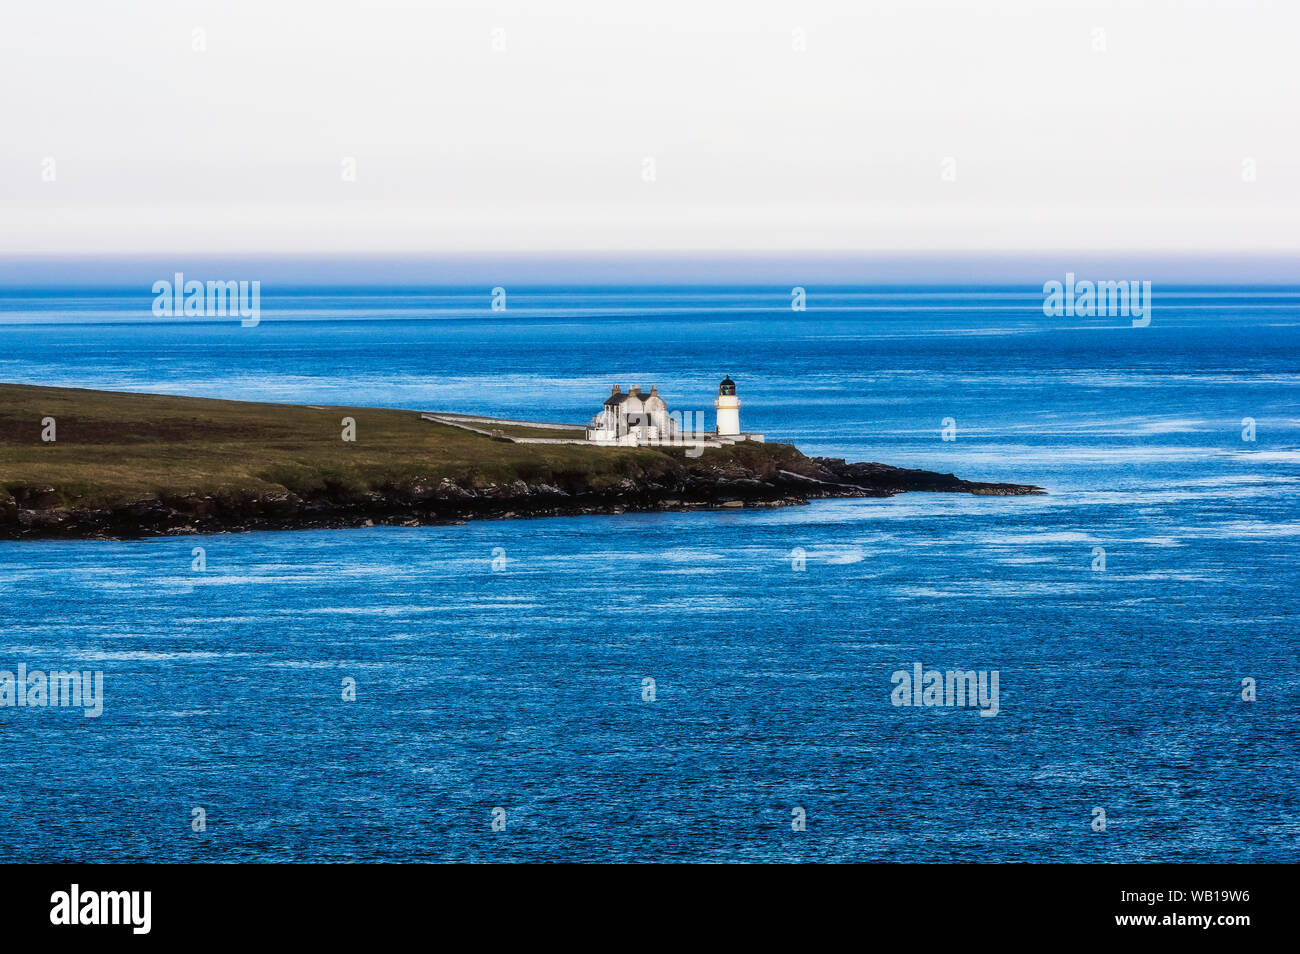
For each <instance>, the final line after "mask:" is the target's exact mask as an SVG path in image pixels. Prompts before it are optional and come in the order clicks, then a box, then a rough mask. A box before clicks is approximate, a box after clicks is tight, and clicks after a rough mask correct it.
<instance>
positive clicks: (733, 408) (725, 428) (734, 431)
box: [713, 375, 740, 437]
mask: <svg viewBox="0 0 1300 954" xmlns="http://www.w3.org/2000/svg"><path fill="white" fill-rule="evenodd" d="M713 406H714V408H715V409H716V410H717V412H718V434H720V435H726V436H732V437H734V436H736V435H738V434H739V433H740V399H739V398H738V397H736V382H735V381H733V380H731V375H727V376H726V377H725V378H723V379H722V383H721V384H719V385H718V399H717V400H716V401H714V402H713Z"/></svg>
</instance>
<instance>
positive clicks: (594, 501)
mask: <svg viewBox="0 0 1300 954" xmlns="http://www.w3.org/2000/svg"><path fill="white" fill-rule="evenodd" d="M790 466H793V467H796V468H797V470H791V469H778V468H775V467H773V468H764V469H763V470H761V471H760V470H755V469H751V468H746V467H744V466H740V465H737V464H735V463H734V462H731V463H728V464H726V465H723V466H710V465H709V464H708V463H706V462H705V461H695V462H691V463H689V464H683V465H682V466H680V467H678V468H677V469H676V470H674V471H672V472H669V473H667V474H656V475H653V476H644V475H641V476H636V477H627V478H624V479H623V480H621V481H618V482H615V483H613V484H611V485H608V486H599V487H598V486H589V485H584V484H583V483H582V482H576V483H575V482H573V481H570V482H569V484H568V486H560V485H558V484H557V483H547V482H526V481H523V480H515V481H512V482H509V483H501V484H491V483H489V484H485V485H482V486H478V485H474V484H473V483H471V482H468V481H467V482H465V483H458V482H456V481H453V480H450V479H445V478H444V479H441V480H437V481H433V480H427V481H422V480H413V481H407V482H404V483H403V484H401V485H395V486H391V487H386V488H382V489H378V490H372V491H366V492H356V491H347V490H342V489H337V490H334V491H330V490H328V489H322V490H320V491H317V492H313V493H310V494H304V495H299V494H297V493H294V492H292V491H290V490H287V489H284V490H275V491H264V492H259V493H244V494H241V493H237V492H228V491H222V492H216V493H207V494H199V493H186V494H165V493H164V494H159V495H158V496H153V497H148V498H145V499H141V500H137V501H133V502H129V503H123V504H120V505H116V506H112V507H107V508H85V507H67V506H64V505H62V503H61V498H60V495H59V494H58V492H57V490H56V489H55V488H54V487H41V486H28V487H23V488H12V489H11V499H8V500H4V501H0V539H8V540H16V539H40V538H47V539H49V538H53V539H125V538H139V537H152V536H179V535H185V534H209V533H237V532H243V531H251V530H310V529H341V528H347V527H366V526H376V525H389V526H422V525H429V524H448V523H463V522H465V521H467V520H478V519H510V518H524V517H552V516H574V515H581V514H617V513H632V512H655V511H682V510H701V509H722V508H735V509H745V508H757V507H781V506H797V505H801V504H806V503H808V502H809V501H810V500H816V499H825V498H831V497H891V496H893V495H895V494H900V493H906V492H909V491H919V492H930V493H969V494H977V495H986V496H1021V495H1026V494H1041V493H1044V492H1045V491H1043V490H1042V489H1041V488H1039V487H1034V486H1031V485H1028V484H995V483H978V482H974V481H968V480H961V479H959V478H957V477H955V476H954V475H952V474H940V473H936V472H933V471H926V470H907V469H903V468H899V467H891V466H889V465H887V464H875V463H846V462H845V461H844V460H842V459H838V458H824V457H803V456H802V455H797V458H796V459H795V461H794V462H793V463H792V464H791V465H790Z"/></svg>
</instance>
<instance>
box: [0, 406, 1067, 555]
mask: <svg viewBox="0 0 1300 954" xmlns="http://www.w3.org/2000/svg"><path fill="white" fill-rule="evenodd" d="M566 430H568V428H567V427H566V426H565V425H553V424H552V425H548V424H534V423H530V422H506V421H501V420H496V419H488V418H474V417H471V416H468V415H459V414H434V413H427V412H426V413H421V412H419V411H405V410H391V409H383V408H371V407H323V406H308V405H289V404H261V403H250V402H241V401H224V400H213V399H208V398H193V397H174V396H168V395H159V394H134V393H124V392H116V391H89V390H80V389H71V388H48V387H37V386H33V385H22V384H0V539H29V538H41V537H61V538H90V539H94V538H105V539H108V538H122V537H139V536H158V535H176V534H191V533H223V532H234V531H243V530H272V529H284V530H288V529H310V528H334V527H358V526H371V525H376V524H389V525H402V526H418V525H422V524H433V523H454V522H460V521H464V520H469V519H477V518H504V517H540V516H559V515H571V514H590V513H623V512H628V511H662V510H690V509H708V508H721V507H727V508H747V507H773V506H782V505H789V504H803V503H807V502H808V501H809V500H812V499H816V498H825V497H888V496H892V495H894V494H898V493H903V492H905V491H930V492H947V493H970V494H986V495H1020V494H1037V493H1042V492H1043V491H1042V490H1041V489H1040V488H1038V487H1033V486H1029V485H1025V484H989V483H975V482H972V481H967V480H960V479H958V478H957V477H955V476H953V475H952V474H939V473H934V472H931V471H925V470H905V469H902V468H898V467H890V466H888V465H886V464H873V463H846V462H845V461H844V460H842V459H834V458H819V457H807V456H805V455H804V454H802V453H800V452H799V451H798V450H797V449H796V448H795V447H793V446H791V445H789V444H780V443H775V442H763V441H762V440H761V439H755V440H744V439H741V440H736V441H735V442H730V443H729V442H726V441H715V442H712V443H710V445H709V446H707V447H703V448H701V447H698V446H696V447H693V446H692V445H691V444H690V443H685V444H683V443H665V444H663V445H661V446H642V445H636V446H624V445H620V444H617V443H615V442H607V443H606V444H604V445H602V444H597V443H594V442H592V441H589V440H587V439H586V437H587V435H586V433H585V431H584V428H583V427H582V426H580V425H575V426H573V427H572V429H571V433H570V434H566V433H565V432H566ZM742 436H743V435H742ZM570 438H571V439H570Z"/></svg>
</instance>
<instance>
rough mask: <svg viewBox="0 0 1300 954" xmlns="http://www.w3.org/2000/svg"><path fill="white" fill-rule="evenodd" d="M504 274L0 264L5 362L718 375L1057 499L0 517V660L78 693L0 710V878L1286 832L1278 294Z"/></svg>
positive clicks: (1293, 617) (1295, 772) (424, 385)
mask: <svg viewBox="0 0 1300 954" xmlns="http://www.w3.org/2000/svg"><path fill="white" fill-rule="evenodd" d="M489 292H490V289H488V288H478V287H475V288H468V287H464V288H462V287H451V286H448V287H437V288H433V287H427V288H426V287H414V286H412V287H387V286H384V287H380V286H364V285H357V286H346V285H345V286H337V287H323V286H317V287H294V286H283V287H277V288H273V289H272V288H264V289H263V290H262V295H261V316H260V321H259V322H258V323H257V324H256V325H255V326H251V327H244V326H243V325H242V324H241V323H240V322H239V321H238V320H237V319H234V320H232V319H223V318H213V319H205V318H159V317H155V316H154V315H153V314H152V311H151V305H152V302H153V295H152V293H151V292H149V290H148V289H147V288H143V289H142V288H107V287H105V288H94V287H72V286H68V287H52V286H45V287H40V288H22V287H9V288H5V289H3V290H0V381H5V382H23V383H30V384H41V385H52V386H60V387H80V388H101V389H109V390H121V391H146V392H158V393H165V394H183V395H196V396H203V397H214V398H226V399H234V400H247V401H269V402H284V403H296V404H342V405H353V406H382V407H393V408H409V409H417V410H423V411H462V412H468V413H473V414H490V415H496V416H503V417H512V418H521V419H527V420H541V421H548V422H561V423H563V422H573V423H585V422H586V421H587V420H588V419H589V418H590V417H591V416H592V415H593V414H595V413H596V411H597V410H598V409H599V407H600V404H601V401H602V400H603V398H604V397H605V396H606V395H607V394H608V393H609V391H610V388H611V386H612V385H619V386H621V387H623V388H624V389H626V388H628V387H630V386H636V385H642V386H645V387H649V386H651V385H656V386H657V387H658V388H659V391H660V393H661V394H662V395H663V396H664V397H665V399H666V400H667V402H668V404H669V407H670V409H674V410H684V411H703V412H705V413H706V414H707V415H708V418H709V420H712V415H713V400H714V398H715V397H716V395H717V387H718V382H719V381H721V379H722V378H723V377H724V376H725V375H730V376H731V377H732V378H733V379H734V380H735V381H736V386H737V394H738V396H739V397H740V400H741V412H740V413H741V423H742V426H743V428H744V429H745V430H752V431H758V432H762V433H763V434H765V435H766V437H767V439H768V440H769V441H784V442H789V443H793V444H795V445H797V446H798V447H799V448H800V449H801V450H803V451H804V452H805V453H808V454H813V455H823V456H832V457H843V458H846V459H848V460H861V461H881V462H884V463H889V464H895V465H900V466H906V467H918V468H925V469H929V470H936V471H941V472H945V473H947V472H951V473H955V474H957V475H958V476H960V477H964V478H968V479H972V480H981V481H1010V482H1016V483H1030V484H1037V485H1039V486H1041V487H1043V488H1044V489H1045V490H1046V491H1047V493H1046V494H1045V495H1042V496H1032V497H976V496H967V495H948V494H905V495H901V496H897V497H893V498H890V499H858V500H830V501H821V502H815V503H812V504H810V505H808V506H796V507H787V508H781V509H775V510H753V511H725V512H724V511H716V512H696V513H657V514H623V515H608V516H587V517H563V518H548V519H509V520H492V521H481V522H470V523H467V524H464V525H459V526H436V527H419V528H406V527H400V528H398V527H374V528H366V529H351V530H328V531H315V530H313V531H298V532H277V533H244V534H228V535H217V536H208V537H192V536H186V537H169V538H158V539H143V540H129V541H120V542H115V541H15V542H0V670H6V671H11V672H16V671H17V667H18V666H19V665H20V664H23V665H25V666H26V667H27V669H28V671H32V670H44V671H52V670H74V669H75V670H85V671H99V672H102V673H103V700H102V714H101V715H99V716H98V717H87V716H86V715H85V713H84V711H83V710H82V709H78V708H56V707H44V708H41V707H30V706H27V707H17V706H12V705H11V706H5V707H0V732H2V733H3V740H4V744H3V745H2V746H0V860H3V861H17V862H37V861H97V862H134V861H166V862H249V861H268V862H374V861H382V862H444V861H474V862H518V861H541V862H559V861H591V862H796V861H821V862H851V861H896V862H995V861H1026V862H1029V861H1034V862H1046V861H1061V862H1156V861H1160V862H1264V861H1271V862H1278V861H1281V862H1294V861H1296V860H1297V859H1298V858H1300V758H1298V757H1297V743H1298V742H1300V658H1297V649H1298V648H1300V638H1298V637H1300V586H1297V583H1300V569H1298V567H1300V498H1298V493H1300V288H1298V287H1280V286H1260V287H1250V286H1225V287H1217V286H1216V287H1209V286H1205V287H1202V286H1195V285H1185V286H1179V287H1164V288H1157V289H1156V292H1155V297H1154V302H1153V308H1152V312H1151V321H1150V323H1149V324H1148V325H1146V326H1135V324H1134V322H1133V321H1131V320H1130V319H1129V318H1127V317H1122V316H1099V317H1077V316H1071V317H1066V316H1060V317H1053V316H1048V315H1045V314H1044V310H1043V307H1042V306H1043V294H1042V290H1041V289H1040V288H1037V287H1026V286H1014V285H1008V286H981V285H960V286H958V285H935V286H916V285H913V286H897V287H892V286H888V285H874V286H871V287H848V286H843V287H839V286H837V287H826V288H809V289H807V297H806V310H804V311H795V310H792V308H791V293H790V289H789V288H788V287H784V288H779V287H765V286H761V285H747V286H743V287H739V286H717V287H713V286H708V285H700V284H696V285H690V286H681V287H676V286H672V285H645V286H618V287H614V286H590V287H578V288H562V287H558V286H542V285H539V286H536V287H520V288H516V287H512V288H511V289H510V291H509V298H508V301H507V306H506V308H505V310H504V311H494V310H493V309H492V307H491V295H490V294H489ZM105 463H106V464H108V463H110V462H109V461H106V462H105ZM2 477H3V475H0V478H2ZM195 548H202V550H203V554H202V560H201V561H199V560H198V557H197V555H196V553H195ZM196 566H201V568H196ZM918 665H919V666H920V667H921V670H922V671H923V672H927V673H928V672H930V671H932V670H934V671H939V672H941V673H945V674H946V673H947V672H948V671H954V672H969V671H974V672H976V673H981V674H984V676H986V677H992V676H994V675H996V677H997V686H998V696H997V705H996V714H995V715H991V714H986V713H990V712H991V709H990V708H989V707H988V706H985V707H983V708H981V707H980V706H976V705H972V704H970V700H969V699H968V700H966V703H967V704H965V705H961V704H959V703H960V702H961V701H962V700H961V699H959V698H956V697H953V698H949V697H948V696H946V695H944V694H942V693H940V694H938V695H939V698H937V699H931V700H930V701H931V702H935V703H937V704H928V705H927V704H901V703H904V702H906V703H913V702H920V703H925V701H926V700H925V698H923V697H921V696H919V695H918V696H913V695H912V694H911V693H910V692H900V691H899V687H900V686H901V685H902V681H901V680H902V678H903V677H904V676H907V677H908V678H910V676H911V674H912V673H913V672H914V670H915V667H917V666H918ZM948 702H952V703H953V704H951V705H949V704H947V703H948Z"/></svg>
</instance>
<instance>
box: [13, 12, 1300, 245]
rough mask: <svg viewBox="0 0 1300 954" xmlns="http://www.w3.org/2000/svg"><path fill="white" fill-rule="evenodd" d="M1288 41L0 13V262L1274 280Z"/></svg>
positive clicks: (1295, 215)
mask: <svg viewBox="0 0 1300 954" xmlns="http://www.w3.org/2000/svg"><path fill="white" fill-rule="evenodd" d="M196 30H199V31H203V32H202V33H201V34H196V33H195V31H196ZM1297 36H1300V3H1296V2H1283V0H1274V2H1271V3H1270V2H1264V0H1259V2H1255V3H1251V2H1245V0H1224V2H1217V3H1216V2H1212V0H1200V2H1196V0H1192V2H1176V0H1175V2H1169V0H1151V2H1147V3H1124V2H1118V0H1116V2H1112V3H1097V2H1075V3H1050V2H1040V3H1030V2H1019V3H1017V2H1002V3H975V2H970V3H957V2H948V3H937V2H924V0H921V2H915V0H909V2H903V0H898V2H875V3H873V2H869V0H856V2H854V0H790V2H772V0H757V2H755V0H746V2H709V0H686V2H679V0H656V2H642V0H636V2H623V0H532V2H526V3H525V2H519V3H504V2H498V3H487V2H484V3H474V2H447V3H417V2H414V0H408V2H393V0H363V2H352V3H346V2H333V0H310V2H307V0H304V2H289V0H220V2H218V0H212V2H207V3H200V2H192V0H190V2H187V0H128V2H123V3H105V2H103V0H64V2H59V3H6V4H4V5H3V6H2V7H0V137H2V138H0V142H2V143H3V148H2V149H0V254H11V255H12V254H15V253H18V254H24V253H29V254H39V255H51V254H53V255H63V254H86V253H91V254H94V253H159V254H163V255H165V254H167V253H170V252H187V253H246V254H247V253H251V254H259V253H279V254H288V253H291V254H318V253H336V254H337V253H384V252H404V253H416V254H426V253H437V252H446V251H456V252H474V253H489V254H490V253H496V252H525V253H528V252H562V251H601V252H613V251H619V252H641V251H675V252H681V251H684V250H694V249H698V250H702V251H714V252H719V251H731V252H747V251H772V252H780V251H793V252H817V251H822V250H826V251H847V252H861V251H873V250H886V251H892V252H910V251H936V250H938V251H946V250H956V251H962V250H968V251H992V250H1016V249H1032V250H1043V249H1067V250H1068V249H1083V250H1093V251H1098V250H1115V249H1135V250H1148V251H1174V252H1177V251H1186V250H1195V251H1211V252H1212V251H1216V250H1228V251H1239V252H1256V251H1272V252H1284V253H1290V252H1295V251H1297V250H1298V249H1300V65H1297V63H1298V62H1300V60H1298V59H1297V54H1296V52H1295V43H1296V37H1297ZM196 45H198V46H201V47H204V48H203V49H198V50H196V49H195V46H196ZM494 46H496V47H502V46H503V47H504V48H503V49H494ZM801 47H802V48H801ZM51 160H52V162H51ZM346 160H354V161H355V181H348V180H347V179H346V178H345V176H344V172H345V167H346ZM647 160H651V161H652V163H653V181H646V180H647V170H648V168H649V165H648V163H647ZM945 173H947V175H945ZM51 177H52V181H47V180H49V179H51Z"/></svg>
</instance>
